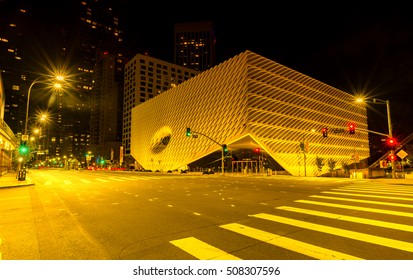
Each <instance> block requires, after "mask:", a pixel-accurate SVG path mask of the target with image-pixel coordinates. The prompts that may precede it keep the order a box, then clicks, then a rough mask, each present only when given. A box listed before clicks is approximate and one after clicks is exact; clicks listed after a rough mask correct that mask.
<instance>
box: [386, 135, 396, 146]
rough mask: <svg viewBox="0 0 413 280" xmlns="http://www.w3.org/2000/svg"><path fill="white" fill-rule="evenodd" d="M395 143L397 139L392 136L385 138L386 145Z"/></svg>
mask: <svg viewBox="0 0 413 280" xmlns="http://www.w3.org/2000/svg"><path fill="white" fill-rule="evenodd" d="M396 144H397V141H396V139H395V138H393V137H389V138H387V145H388V146H394V145H396Z"/></svg>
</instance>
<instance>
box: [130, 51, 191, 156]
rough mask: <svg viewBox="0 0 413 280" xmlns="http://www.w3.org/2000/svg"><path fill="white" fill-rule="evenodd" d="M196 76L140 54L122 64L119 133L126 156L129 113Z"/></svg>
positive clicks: (181, 68) (184, 68)
mask: <svg viewBox="0 0 413 280" xmlns="http://www.w3.org/2000/svg"><path fill="white" fill-rule="evenodd" d="M197 74H198V71H195V70H192V69H188V68H186V67H183V66H179V65H176V64H173V63H169V62H166V61H163V60H160V59H156V58H153V57H150V56H147V55H143V54H137V55H136V56H135V57H133V58H132V59H131V60H130V61H129V62H128V63H127V64H126V67H125V85H124V96H123V133H122V144H123V147H124V152H125V154H126V155H129V154H130V149H131V144H130V139H131V131H132V130H133V129H134V128H133V127H132V124H131V112H132V109H133V108H134V107H135V106H138V105H139V104H142V103H145V102H147V101H148V100H150V99H152V98H154V97H156V96H158V95H161V93H163V92H165V91H167V90H169V89H171V88H174V87H176V86H177V85H178V84H180V83H182V82H184V81H186V80H188V79H190V78H192V77H194V76H195V75H197ZM177 98H180V97H177ZM154 117H155V118H158V116H154ZM178 117H179V116H178Z"/></svg>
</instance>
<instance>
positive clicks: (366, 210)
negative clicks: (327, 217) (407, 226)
mask: <svg viewBox="0 0 413 280" xmlns="http://www.w3.org/2000/svg"><path fill="white" fill-rule="evenodd" d="M294 202H300V203H307V204H314V205H321V206H328V207H335V208H343V209H351V210H359V211H364V212H373V213H381V214H388V215H395V216H402V217H412V218H413V213H407V212H400V211H392V210H385V209H376V208H367V207H360V206H353V205H345V204H335V203H328V202H321V201H311V200H304V199H302V200H296V201H294Z"/></svg>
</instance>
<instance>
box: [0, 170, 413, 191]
mask: <svg viewBox="0 0 413 280" xmlns="http://www.w3.org/2000/svg"><path fill="white" fill-rule="evenodd" d="M240 176H242V175H240ZM17 177H18V173H17V172H15V171H12V172H9V173H6V174H4V175H3V176H0V188H11V187H23V186H32V185H34V182H33V181H32V180H31V179H30V177H29V176H28V175H27V174H26V180H24V181H19V180H18V179H17ZM324 178H326V177H324ZM351 180H352V181H357V180H360V181H363V180H369V181H374V182H380V183H387V184H399V185H411V186H413V178H408V179H388V178H377V179H351Z"/></svg>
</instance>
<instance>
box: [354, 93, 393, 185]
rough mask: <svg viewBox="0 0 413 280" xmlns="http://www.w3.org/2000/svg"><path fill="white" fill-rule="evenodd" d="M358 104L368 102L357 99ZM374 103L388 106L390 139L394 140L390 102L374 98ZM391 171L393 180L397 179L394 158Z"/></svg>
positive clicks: (391, 151)
mask: <svg viewBox="0 0 413 280" xmlns="http://www.w3.org/2000/svg"><path fill="white" fill-rule="evenodd" d="M356 102H358V103H363V102H366V103H367V101H365V100H364V99H363V98H357V99H356ZM373 103H375V104H386V110H387V125H388V130H389V134H388V137H389V138H390V139H391V138H393V128H392V124H391V115H390V101H389V100H382V99H377V98H373ZM390 155H394V148H393V147H392V148H391V150H390ZM390 158H391V164H392V165H391V166H392V168H391V170H392V172H391V173H392V178H393V179H394V178H396V170H395V168H394V157H393V156H391V157H390Z"/></svg>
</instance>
